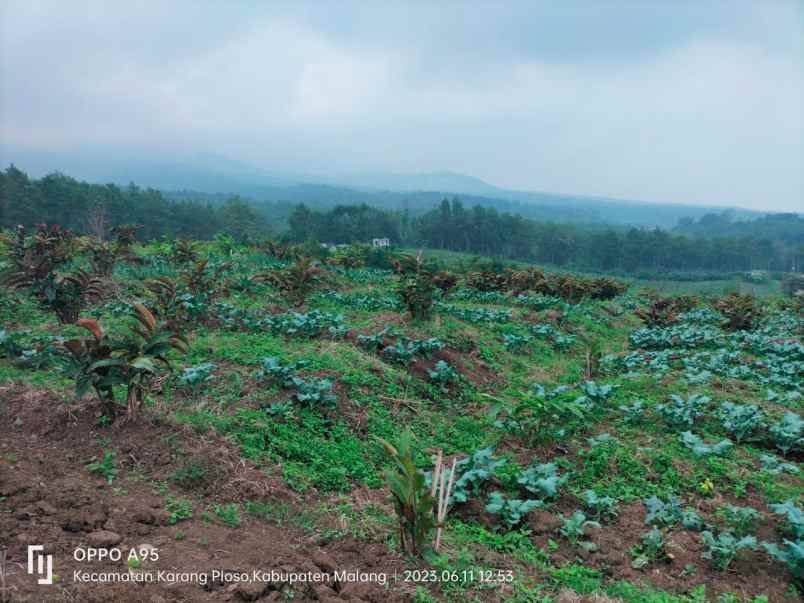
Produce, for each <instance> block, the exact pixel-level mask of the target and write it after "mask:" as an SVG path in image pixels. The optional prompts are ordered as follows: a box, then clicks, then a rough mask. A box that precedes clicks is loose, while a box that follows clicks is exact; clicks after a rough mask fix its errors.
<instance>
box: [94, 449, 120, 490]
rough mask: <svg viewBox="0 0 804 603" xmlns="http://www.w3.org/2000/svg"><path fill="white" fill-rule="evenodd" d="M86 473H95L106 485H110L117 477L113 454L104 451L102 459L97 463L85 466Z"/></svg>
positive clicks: (115, 461)
mask: <svg viewBox="0 0 804 603" xmlns="http://www.w3.org/2000/svg"><path fill="white" fill-rule="evenodd" d="M87 471H89V472H90V473H96V474H98V475H101V476H103V478H104V479H105V480H106V483H107V484H111V483H112V482H113V481H114V478H116V477H117V473H118V470H117V460H116V458H115V454H114V452H112V451H111V450H104V452H103V458H102V459H101V460H99V461H93V462H91V463H89V464H88V465H87Z"/></svg>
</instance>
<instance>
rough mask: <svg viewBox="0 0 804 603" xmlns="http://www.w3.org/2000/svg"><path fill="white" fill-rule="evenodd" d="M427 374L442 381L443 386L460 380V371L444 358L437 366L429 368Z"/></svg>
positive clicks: (432, 378) (436, 381)
mask: <svg viewBox="0 0 804 603" xmlns="http://www.w3.org/2000/svg"><path fill="white" fill-rule="evenodd" d="M427 375H428V376H429V377H430V379H431V380H432V381H434V382H435V383H440V384H441V385H442V386H445V385H446V384H448V383H453V382H454V381H457V380H458V372H457V371H456V370H455V369H454V368H452V367H451V366H450V365H449V364H447V363H446V362H445V361H444V360H439V361H438V362H436V364H435V367H433V368H432V369H427Z"/></svg>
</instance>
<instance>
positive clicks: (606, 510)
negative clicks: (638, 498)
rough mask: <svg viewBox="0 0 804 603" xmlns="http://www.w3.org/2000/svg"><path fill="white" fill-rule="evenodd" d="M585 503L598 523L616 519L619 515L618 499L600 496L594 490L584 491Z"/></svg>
mask: <svg viewBox="0 0 804 603" xmlns="http://www.w3.org/2000/svg"><path fill="white" fill-rule="evenodd" d="M583 503H584V506H585V507H586V508H587V509H588V510H589V511H590V513H591V515H592V517H593V518H594V519H596V520H597V521H605V520H610V519H614V518H616V517H617V515H618V514H619V509H618V505H617V499H616V498H612V497H611V496H599V495H598V494H597V493H596V492H595V491H594V490H585V491H584V493H583Z"/></svg>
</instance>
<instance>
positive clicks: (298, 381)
mask: <svg viewBox="0 0 804 603" xmlns="http://www.w3.org/2000/svg"><path fill="white" fill-rule="evenodd" d="M306 366H307V362H306V361H304V360H299V361H298V362H294V363H293V364H288V365H283V364H282V363H281V362H279V360H277V359H276V358H275V357H273V356H269V357H267V358H263V360H262V370H260V371H258V372H257V376H258V377H261V378H271V379H274V380H276V381H277V382H278V383H279V384H280V385H281V386H282V387H283V388H285V389H295V390H296V391H295V392H294V393H293V398H294V399H295V400H296V401H297V402H300V403H301V404H302V405H303V406H309V407H311V408H312V407H315V406H319V405H323V406H327V407H330V408H333V407H334V406H335V404H336V403H337V401H338V397H337V396H336V395H335V394H333V393H332V386H333V383H332V381H331V380H330V379H313V380H305V379H302V378H301V377H299V376H298V375H297V374H296V372H297V371H298V370H299V369H302V368H304V367H306Z"/></svg>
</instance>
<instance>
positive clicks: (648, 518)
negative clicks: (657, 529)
mask: <svg viewBox="0 0 804 603" xmlns="http://www.w3.org/2000/svg"><path fill="white" fill-rule="evenodd" d="M643 503H644V505H645V510H646V514H645V523H646V524H647V525H652V526H661V527H670V526H672V525H675V524H677V523H679V522H680V521H681V519H682V514H683V512H684V510H683V508H682V504H681V499H679V498H678V497H676V496H671V497H670V499H669V500H668V501H667V502H665V501H663V500H662V499H660V498H659V497H657V496H651V497H650V498H647V499H645V500H644V501H643Z"/></svg>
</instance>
